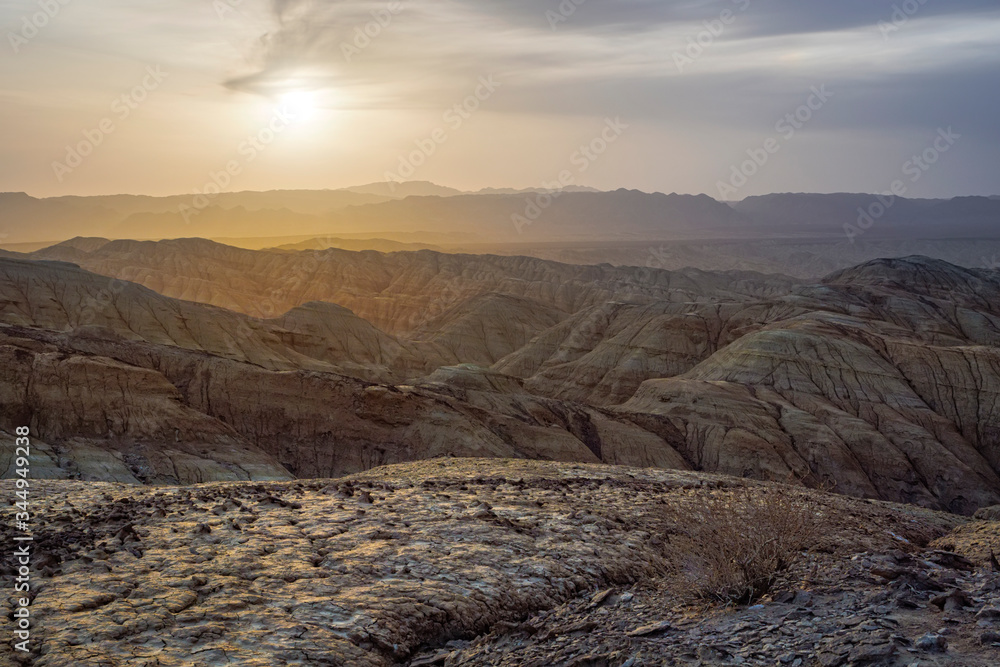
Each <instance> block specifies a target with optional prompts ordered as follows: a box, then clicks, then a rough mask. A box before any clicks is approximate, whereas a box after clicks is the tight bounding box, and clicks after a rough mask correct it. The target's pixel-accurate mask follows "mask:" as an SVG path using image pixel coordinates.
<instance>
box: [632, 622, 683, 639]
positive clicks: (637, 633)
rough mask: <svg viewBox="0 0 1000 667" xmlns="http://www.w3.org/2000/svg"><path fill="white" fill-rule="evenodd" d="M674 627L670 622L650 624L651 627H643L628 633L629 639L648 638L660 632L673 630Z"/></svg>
mask: <svg viewBox="0 0 1000 667" xmlns="http://www.w3.org/2000/svg"><path fill="white" fill-rule="evenodd" d="M672 629H673V626H672V625H671V624H670V622H669V621H660V622H659V623H650V624H649V625H643V626H642V627H638V628H636V629H635V630H632V631H631V632H629V633H627V634H628V636H629V637H646V636H649V635H655V634H658V633H660V632H666V631H667V630H672Z"/></svg>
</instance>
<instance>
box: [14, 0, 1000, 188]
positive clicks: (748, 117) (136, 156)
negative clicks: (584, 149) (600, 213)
mask: <svg viewBox="0 0 1000 667" xmlns="http://www.w3.org/2000/svg"><path fill="white" fill-rule="evenodd" d="M46 7H47V8H48V9H47V11H48V13H49V14H52V16H51V18H49V17H46V16H41V18H39V16H40V15H39V12H43V11H46ZM373 12H374V14H373ZM373 21H378V22H381V25H379V23H373ZM39 25H40V26H41V27H38V26H39ZM0 26H2V27H3V29H4V36H5V39H4V42H5V43H4V45H3V48H4V49H5V50H6V54H5V56H4V57H3V58H2V59H0V80H2V82H3V83H2V88H0V107H2V113H3V118H4V120H5V122H4V123H3V124H2V125H0V191H24V192H27V193H29V194H31V195H33V196H38V197H42V196H53V195H63V194H83V195H93V194H108V193H142V194H153V195H167V194H188V193H194V192H196V191H200V190H202V189H204V187H205V185H206V183H207V182H209V180H210V174H212V173H218V172H219V171H220V170H225V169H226V167H227V164H230V163H231V162H233V161H236V162H237V165H238V166H239V170H238V173H237V174H235V175H233V178H232V180H231V182H229V183H228V184H227V185H226V186H225V187H224V188H223V189H227V190H233V191H236V190H269V189H280V188H297V189H309V188H314V189H325V188H340V187H345V186H350V185H356V184H358V183H364V182H377V181H385V180H386V179H387V178H388V176H387V175H388V174H395V175H398V176H399V177H400V180H426V181H434V182H436V183H440V184H443V185H447V186H451V187H455V188H459V189H462V190H476V189H479V188H482V187H488V186H495V187H504V186H506V187H520V188H525V187H539V186H541V185H542V184H544V183H551V182H552V181H554V180H555V179H557V177H558V175H559V174H560V172H562V171H565V170H569V171H570V172H571V174H572V176H573V182H574V184H576V185H585V186H592V187H597V188H600V189H603V190H608V189H614V188H618V187H628V188H636V189H641V190H644V191H647V192H651V191H662V192H679V193H691V194H696V193H706V194H709V195H711V196H712V197H715V198H720V199H721V198H729V199H743V198H744V197H747V196H750V195H758V194H763V193H769V192H786V191H807V192H839V191H846V192H881V191H884V190H886V189H888V188H889V186H890V184H891V183H892V182H893V180H894V179H896V178H898V177H899V175H900V174H901V172H902V169H903V165H904V164H905V163H906V162H907V161H908V160H910V159H911V157H912V156H914V155H920V154H922V153H923V152H924V151H925V150H926V149H928V147H930V146H932V145H933V142H934V141H935V138H936V137H937V136H938V133H939V130H941V129H945V130H947V128H952V131H953V132H954V133H956V134H957V135H959V136H960V137H961V139H960V140H959V141H958V143H957V144H955V146H954V147H953V149H952V150H950V151H949V152H948V154H947V155H944V156H941V159H940V160H939V161H938V162H937V163H936V164H935V166H934V168H933V169H931V170H928V171H927V173H926V175H925V177H924V178H922V179H920V181H919V182H917V183H913V184H912V187H911V188H910V189H909V191H908V192H907V196H909V197H953V196H958V195H992V194H996V193H997V192H1000V183H998V179H1000V176H998V172H997V170H996V169H994V168H992V166H993V165H995V164H996V163H997V162H998V160H1000V136H998V135H1000V130H998V125H997V123H996V121H995V119H996V117H997V111H998V106H1000V93H998V91H1000V85H998V84H1000V67H998V64H1000V63H998V61H1000V49H998V48H997V47H998V46H1000V11H998V8H997V6H996V3H995V2H989V1H986V0H961V1H957V2H948V3H944V2H926V1H925V2H922V3H921V2H919V0H911V1H910V2H908V3H894V2H889V1H881V0H880V1H874V2H873V1H871V0H851V1H849V2H837V3H829V2H824V3H821V2H796V3H792V2H778V1H776V0H717V1H702V2H659V1H657V2H653V1H638V0H636V1H630V2H617V3H610V4H609V3H600V2H586V1H583V2H579V0H577V2H571V1H570V0H564V2H562V3H560V2H557V1H555V0H547V1H545V2H540V3H539V2H526V1H524V2H522V1H518V2H502V3H501V2H493V1H490V2H484V1H482V0H480V1H478V2H467V1H459V0H439V1H432V2H421V3H415V2H401V3H386V2H361V1H348V2H337V3H324V2H309V1H303V0H273V1H272V2H261V1H259V0H244V1H242V2H238V1H237V0H217V1H215V2H212V1H210V0H159V1H157V2H146V3H142V4H141V5H135V4H133V3H124V2H118V1H115V0H92V1H91V2H87V3H83V2H62V3H60V2H59V1H58V0H51V1H50V2H48V3H47V2H36V1H17V2H4V3H0ZM366 27H367V28H368V32H369V35H368V36H364V35H363V32H359V31H364V30H365V28H366ZM372 35H373V36H372ZM698 41H700V42H701V45H700V46H692V43H693V42H698ZM813 90H821V91H826V93H828V94H825V95H823V96H821V98H817V97H816V96H815V94H814V93H813V92H812V91H813ZM477 93H478V98H475V97H470V96H475V95H476V94H477ZM123 96H125V98H124V99H123ZM811 96H812V97H811ZM807 102H809V103H811V104H812V106H813V107H814V108H813V109H810V110H809V111H808V112H802V111H801V106H802V105H803V104H806V103H807ZM456 104H458V105H461V108H460V109H457V110H456V109H455V105H456ZM279 112H280V113H281V114H282V115H281V119H282V120H281V121H280V122H278V123H276V121H275V118H276V116H275V114H276V113H279ZM796 113H798V114H799V118H800V119H801V118H804V117H806V116H808V120H807V121H806V122H800V123H799V125H801V126H800V127H796V128H795V129H794V132H792V133H791V136H789V133H788V130H789V126H788V125H785V126H784V129H783V130H779V128H778V123H779V121H781V120H782V119H784V118H786V117H787V115H788V114H793V115H794V114H796ZM105 119H107V120H105ZM608 119H611V120H612V121H616V120H617V122H618V123H619V127H622V128H624V129H623V132H622V133H621V134H620V136H616V139H617V140H616V141H614V143H613V144H610V145H608V146H607V148H606V150H604V151H602V152H601V153H600V154H599V155H596V156H595V159H589V158H588V159H587V160H586V168H585V169H584V168H583V164H584V162H583V161H580V160H579V155H576V154H577V151H578V150H579V148H580V146H582V145H587V144H591V143H592V142H593V141H595V140H596V139H597V138H598V137H600V136H601V134H602V132H604V128H605V127H606V123H607V121H608ZM102 122H103V129H102ZM276 126H280V131H278V132H275V133H274V136H273V140H270V141H267V142H263V141H262V142H260V143H261V147H259V148H260V150H258V149H253V150H251V149H250V148H248V145H247V142H248V139H249V138H251V137H257V138H258V139H269V138H270V135H268V133H267V131H266V128H269V127H270V128H272V129H273V128H275V127H276ZM109 130H110V131H109ZM262 132H263V133H264V134H263V135H261V133H262ZM88 133H89V134H88ZM768 139H774V140H776V141H777V142H778V145H779V150H777V151H776V152H774V153H773V154H772V155H770V157H769V161H768V164H767V165H766V168H761V169H760V170H759V172H758V173H756V174H755V175H754V176H753V177H752V178H750V179H748V182H747V183H745V184H744V185H742V186H740V187H738V188H737V189H736V191H735V192H728V193H720V191H719V187H718V184H719V183H720V182H727V181H728V180H729V179H730V177H731V174H732V168H733V166H734V165H739V164H740V163H742V162H743V161H744V160H746V159H747V155H748V153H747V151H748V150H751V151H752V150H759V149H760V148H762V147H763V146H764V145H765V142H767V141H768ZM81 142H84V143H87V142H89V143H92V144H94V146H93V150H92V151H90V152H89V154H88V155H85V156H80V159H78V160H77V159H75V158H72V157H71V156H70V152H71V151H68V149H67V147H78V146H80V143H81ZM428 142H431V143H428ZM597 145H598V146H600V145H601V144H600V142H598V143H597ZM86 149H87V147H86V146H84V149H83V150H84V151H86ZM414 151H419V152H420V156H418V157H417V158H416V159H411V157H412V156H414V155H415V154H414ZM81 152H83V151H81ZM575 155H576V157H577V160H576V161H575V162H574V156H575ZM251 156H252V157H251ZM401 160H403V161H404V162H408V163H409V166H410V167H412V170H409V169H406V168H404V167H403V163H401ZM56 163H58V164H59V165H62V168H60V167H59V166H57V164H56ZM416 163H419V164H416ZM74 164H75V165H76V166H73V165H74ZM724 195H727V196H724Z"/></svg>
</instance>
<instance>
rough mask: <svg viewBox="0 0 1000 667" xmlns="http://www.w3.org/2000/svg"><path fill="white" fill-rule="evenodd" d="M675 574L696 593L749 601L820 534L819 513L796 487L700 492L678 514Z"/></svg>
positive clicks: (672, 539)
mask: <svg viewBox="0 0 1000 667" xmlns="http://www.w3.org/2000/svg"><path fill="white" fill-rule="evenodd" d="M672 528H673V531H674V533H673V534H672V535H671V536H670V544H671V548H672V551H673V553H672V562H673V564H674V565H673V568H674V574H675V575H676V577H677V578H678V579H679V583H680V584H681V585H682V587H683V590H684V591H685V592H687V593H689V594H690V595H692V596H693V597H696V598H699V599H705V600H713V601H717V602H724V603H737V604H750V603H752V602H753V601H755V600H757V599H758V598H760V597H761V596H763V595H765V594H766V593H768V592H769V591H770V590H771V587H772V586H773V585H774V583H775V581H776V580H777V578H778V576H779V575H780V574H781V573H782V572H783V571H785V570H787V569H788V568H789V567H790V566H791V565H792V564H794V563H795V561H796V560H797V559H799V558H800V557H801V556H802V554H803V552H804V551H806V550H808V549H810V548H812V547H813V546H814V545H815V544H816V542H817V541H818V540H819V538H820V536H821V530H822V529H821V527H820V517H819V516H818V515H817V514H816V513H815V512H813V511H810V510H809V508H808V507H807V506H805V505H804V504H803V502H802V499H801V496H799V495H798V494H796V493H795V492H794V491H791V490H789V489H785V488H780V487H767V488H751V487H741V488H735V489H730V490H726V491H722V492H719V493H718V494H717V495H713V496H711V497H708V498H704V499H701V498H699V499H698V500H697V501H696V503H695V504H694V505H693V507H692V506H688V507H685V508H684V510H683V511H682V512H681V513H679V514H678V516H677V517H676V525H674V526H673V527H672Z"/></svg>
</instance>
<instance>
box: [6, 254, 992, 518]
mask: <svg viewBox="0 0 1000 667" xmlns="http://www.w3.org/2000/svg"><path fill="white" fill-rule="evenodd" d="M51 252H52V253H54V254H57V255H59V256H61V257H63V258H64V259H76V260H79V261H84V260H86V262H85V263H92V264H95V265H99V266H104V267H106V268H108V269H113V272H119V273H122V274H127V275H133V276H135V277H143V278H144V280H146V281H147V282H148V283H151V284H156V283H157V282H158V281H160V279H161V278H163V279H164V280H166V277H168V276H171V275H175V276H176V278H172V279H171V282H170V285H172V286H173V287H171V289H176V290H178V291H180V292H183V293H185V294H187V296H189V297H191V298H195V299H202V300H205V301H214V302H229V301H231V300H233V299H234V298H235V296H234V295H236V294H237V291H236V290H237V289H238V288H239V289H242V288H243V286H246V290H248V291H246V292H244V294H243V296H241V297H240V298H241V299H243V298H245V299H246V300H247V301H246V302H247V303H258V300H259V299H260V298H261V297H262V293H260V292H258V291H255V290H263V289H264V286H265V285H266V284H267V283H266V279H265V278H266V277H268V276H270V277H271V278H268V279H274V280H276V281H277V282H279V283H282V282H283V281H284V283H285V284H286V285H295V286H297V287H295V289H286V291H283V292H281V294H280V295H277V297H276V300H275V301H274V303H282V304H284V303H285V301H284V300H287V301H288V303H289V304H292V305H290V307H289V308H288V309H287V310H285V311H282V312H281V313H280V314H279V313H271V315H270V316H269V317H268V318H266V319H257V318H254V317H250V316H247V315H245V314H241V313H238V312H235V311H231V310H226V309H223V308H221V307H218V306H217V305H210V304H205V303H197V302H195V301H183V300H178V299H174V298H170V297H167V296H164V295H162V294H160V293H158V292H154V291H151V289H149V288H146V287H142V286H139V285H137V284H134V283H129V282H125V281H123V280H119V279H109V278H102V277H100V276H98V275H95V274H93V273H89V272H88V271H84V270H82V269H80V268H78V267H77V266H75V265H72V264H68V263H66V262H64V261H52V260H44V261H39V260H28V261H25V260H0V321H2V323H3V324H2V325H0V326H2V330H0V334H2V336H3V347H2V352H3V354H4V355H6V358H8V359H10V362H9V364H8V366H7V370H5V374H6V375H5V377H4V381H3V385H2V387H0V391H2V393H3V396H4V397H5V398H4V418H5V421H4V422H3V423H0V427H3V428H7V429H8V430H9V429H11V428H13V427H15V426H17V425H19V424H18V423H17V420H16V419H15V417H19V418H24V419H28V420H29V421H30V423H31V425H32V426H34V427H36V428H37V429H38V432H37V435H38V436H39V437H40V438H41V439H42V440H43V441H45V442H48V443H50V445H51V447H53V448H56V450H58V451H59V452H70V454H60V455H57V456H56V458H55V459H53V461H55V462H56V465H57V467H59V468H60V469H61V470H63V473H64V474H65V475H68V476H77V477H84V478H98V479H108V480H127V481H133V480H139V481H170V480H173V481H175V482H191V481H198V480H208V479H240V478H246V477H249V478H252V479H253V478H256V477H257V476H258V472H257V471H258V470H259V476H260V477H261V478H265V479H268V478H273V477H275V476H281V475H288V474H291V475H294V476H298V477H328V476H333V475H340V474H345V473H350V472H354V471H358V470H364V469H367V468H370V467H372V466H375V465H381V464H388V463H399V462H405V461H410V460H416V459H423V458H428V457H433V456H440V455H455V456H493V457H501V458H506V457H514V458H537V459H546V460H556V461H579V462H605V463H618V464H624V465H634V466H655V467H666V468H675V469H688V468H690V469H695V470H706V471H718V472H724V473H728V474H734V475H738V476H746V477H753V478H758V479H766V480H778V481H794V482H797V483H801V484H805V485H807V486H814V487H819V488H829V489H834V490H836V491H838V492H841V493H845V494H849V495H855V496H865V497H872V498H881V499H884V500H893V501H903V502H912V503H917V504H921V505H925V506H928V507H936V508H943V509H948V510H950V511H955V512H959V513H965V514H970V513H972V512H974V511H975V510H976V509H978V508H980V507H985V506H989V505H995V504H998V503H1000V475H998V471H1000V449H998V445H1000V432H998V424H1000V419H998V413H997V410H998V405H1000V398H998V395H1000V353H998V352H997V350H998V342H1000V327H998V324H1000V306H998V304H1000V275H998V272H996V271H991V270H982V269H979V270H971V269H961V268H958V267H955V266H952V265H949V264H946V263H944V262H940V261H934V260H928V259H926V258H908V259H902V260H878V261H874V262H870V263H867V264H864V265H860V266H858V267H856V268H852V269H849V270H845V271H842V272H838V273H835V274H832V275H831V276H830V277H829V278H827V279H826V280H825V281H823V282H822V283H819V284H813V285H808V284H799V283H796V282H795V281H792V280H790V279H787V278H782V277H768V276H762V275H759V274H748V273H736V272H730V273H722V274H713V273H709V272H703V271H696V270H689V271H684V272H667V271H652V270H647V269H641V268H632V269H628V268H625V269H616V268H614V267H610V266H598V267H581V266H568V265H561V264H556V263H552V262H543V261H540V260H534V259H530V258H525V257H494V256H486V257H478V256H477V257H473V256H461V255H442V254H439V253H433V252H427V251H421V252H416V253H393V254H389V255H381V254H378V253H374V252H362V253H350V252H344V251H324V252H323V253H318V254H317V253H313V252H302V253H292V252H284V251H283V252H255V251H244V250H239V249H236V248H228V247H225V246H221V245H218V244H213V243H209V242H205V241H199V240H187V241H171V242H163V243H135V242H116V243H105V244H100V243H91V242H86V241H79V242H74V243H71V244H66V245H63V246H60V247H59V248H56V249H53V250H52V251H51ZM321 255H322V257H323V259H322V262H321V263H318V264H313V263H312V262H315V261H318V260H317V258H318V257H319V256H321ZM295 261H299V262H301V263H302V265H301V267H300V268H302V267H304V268H305V269H307V270H306V271H304V272H299V273H296V271H295V268H294V267H295V266H296V264H295ZM164 289H166V288H164ZM313 293H316V294H318V295H326V298H329V299H342V300H343V301H345V302H348V303H352V304H354V306H355V307H356V308H357V309H358V310H360V311H361V312H363V313H366V314H367V315H368V318H370V319H368V318H366V317H363V316H362V315H361V313H359V312H357V311H355V310H352V309H348V308H347V307H345V306H344V305H343V304H335V303H333V302H331V301H324V300H306V297H307V296H308V295H312V294H313ZM292 295H295V296H294V297H293V296H292ZM418 304H419V305H418ZM259 305H260V304H259V303H258V306H259ZM377 322H382V323H383V324H385V323H388V325H389V327H387V328H394V329H395V330H396V332H395V333H393V332H390V331H387V330H386V329H385V328H381V327H379V326H378V325H377ZM55 406H60V407H59V408H56V407H55ZM67 448H70V449H67ZM91 450H97V451H100V452H104V453H106V454H108V455H109V456H111V457H112V458H113V459H115V461H118V463H115V462H113V461H110V459H107V457H104V458H102V456H104V455H103V454H102V455H101V456H98V455H97V454H94V453H93V452H92V451H91ZM241 452H252V457H256V458H254V459H253V461H254V463H253V466H258V465H259V466H263V467H261V468H253V466H251V468H249V469H243V470H237V469H235V468H234V463H235V462H237V461H238V460H239V459H240V457H242V456H244V454H242V453H241ZM182 454H183V455H184V456H196V457H198V461H196V462H194V463H191V464H190V466H188V467H184V466H181V467H180V468H178V469H177V470H174V466H173V463H171V462H174V461H178V460H180V458H181V455H182ZM246 456H251V455H250V454H247V455H246ZM77 459H80V461H83V463H81V462H80V461H77ZM84 459H86V461H84ZM185 460H186V459H185ZM248 460H249V459H248ZM74 461H76V462H75V463H74ZM88 461H90V462H88ZM185 465H187V464H185ZM74 466H75V467H74ZM191 466H193V469H192V468H191ZM224 471H229V472H224ZM227 475H235V476H227Z"/></svg>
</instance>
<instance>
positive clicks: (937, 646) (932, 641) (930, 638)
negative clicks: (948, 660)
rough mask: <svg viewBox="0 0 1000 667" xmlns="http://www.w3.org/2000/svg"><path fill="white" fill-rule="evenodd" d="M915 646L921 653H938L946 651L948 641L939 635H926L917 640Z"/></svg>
mask: <svg viewBox="0 0 1000 667" xmlns="http://www.w3.org/2000/svg"><path fill="white" fill-rule="evenodd" d="M915 646H916V647H917V648H918V649H919V650H921V651H932V652H935V653H940V652H943V651H945V650H947V649H948V640H947V639H945V638H944V637H942V636H941V635H935V634H929V633H928V634H926V635H924V636H923V637H921V638H920V639H918V640H917V641H916V644H915Z"/></svg>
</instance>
